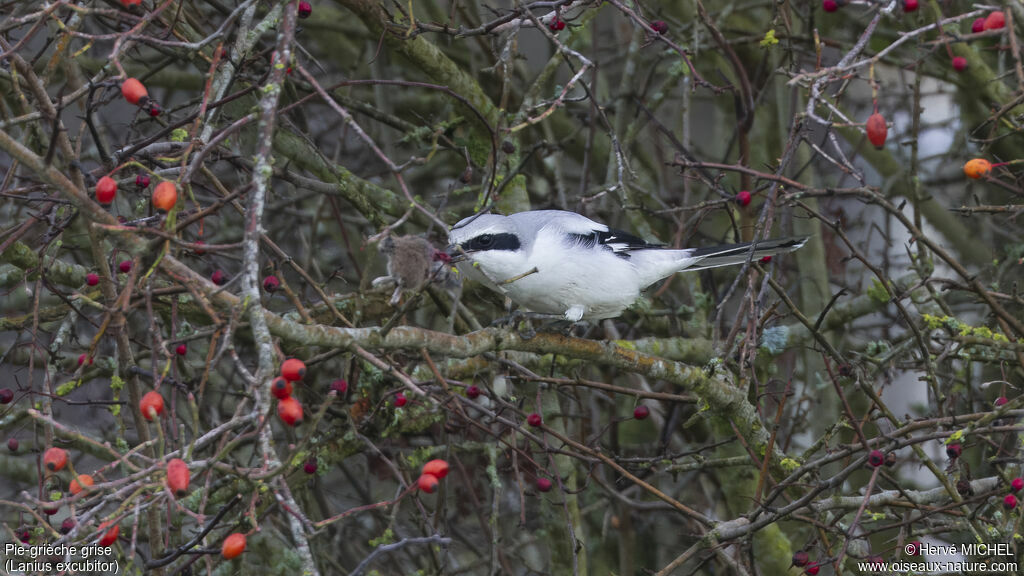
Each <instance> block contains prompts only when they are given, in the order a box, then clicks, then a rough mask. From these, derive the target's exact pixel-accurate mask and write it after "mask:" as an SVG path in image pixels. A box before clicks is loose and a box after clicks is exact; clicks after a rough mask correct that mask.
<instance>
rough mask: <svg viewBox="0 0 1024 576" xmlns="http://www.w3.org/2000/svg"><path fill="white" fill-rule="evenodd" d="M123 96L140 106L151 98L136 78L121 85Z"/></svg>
mask: <svg viewBox="0 0 1024 576" xmlns="http://www.w3.org/2000/svg"><path fill="white" fill-rule="evenodd" d="M122 1H123V0H122ZM121 95H122V96H124V99H125V100H127V101H128V102H131V103H132V104H138V103H139V102H141V101H142V100H143V99H145V98H149V93H148V92H146V87H145V86H143V85H142V82H139V81H138V80H137V79H135V78H129V79H127V80H125V81H124V82H122V83H121Z"/></svg>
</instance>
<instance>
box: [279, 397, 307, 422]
mask: <svg viewBox="0 0 1024 576" xmlns="http://www.w3.org/2000/svg"><path fill="white" fill-rule="evenodd" d="M277 415H278V416H279V417H280V418H281V420H282V421H283V422H284V423H285V424H287V425H289V426H295V425H296V424H298V423H299V422H301V421H302V404H299V401H298V400H296V399H295V398H292V397H291V396H289V397H288V398H284V399H282V400H280V401H279V402H278V403H277Z"/></svg>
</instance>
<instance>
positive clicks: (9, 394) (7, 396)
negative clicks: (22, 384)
mask: <svg viewBox="0 0 1024 576" xmlns="http://www.w3.org/2000/svg"><path fill="white" fill-rule="evenodd" d="M13 400H14V390H11V389H10V388H4V389H3V390H0V404H10V403H11V402H12V401H13Z"/></svg>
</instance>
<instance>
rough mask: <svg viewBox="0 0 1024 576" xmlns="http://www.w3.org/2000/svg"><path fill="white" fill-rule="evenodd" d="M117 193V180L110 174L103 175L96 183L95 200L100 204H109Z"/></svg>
mask: <svg viewBox="0 0 1024 576" xmlns="http://www.w3.org/2000/svg"><path fill="white" fill-rule="evenodd" d="M116 195H117V180H114V179H113V178H111V177H110V176H104V177H103V178H100V179H99V182H97V183H96V201H97V202H99V203H100V204H110V203H111V202H113V201H114V196H116Z"/></svg>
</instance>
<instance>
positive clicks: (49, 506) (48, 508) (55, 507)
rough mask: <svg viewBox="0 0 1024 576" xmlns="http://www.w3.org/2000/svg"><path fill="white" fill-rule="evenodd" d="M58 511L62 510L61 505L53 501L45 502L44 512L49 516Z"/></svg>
mask: <svg viewBox="0 0 1024 576" xmlns="http://www.w3.org/2000/svg"><path fill="white" fill-rule="evenodd" d="M57 512H60V505H59V504H55V503H53V502H49V503H46V504H43V514H46V515H47V516H53V515H54V514H56V513H57Z"/></svg>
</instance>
